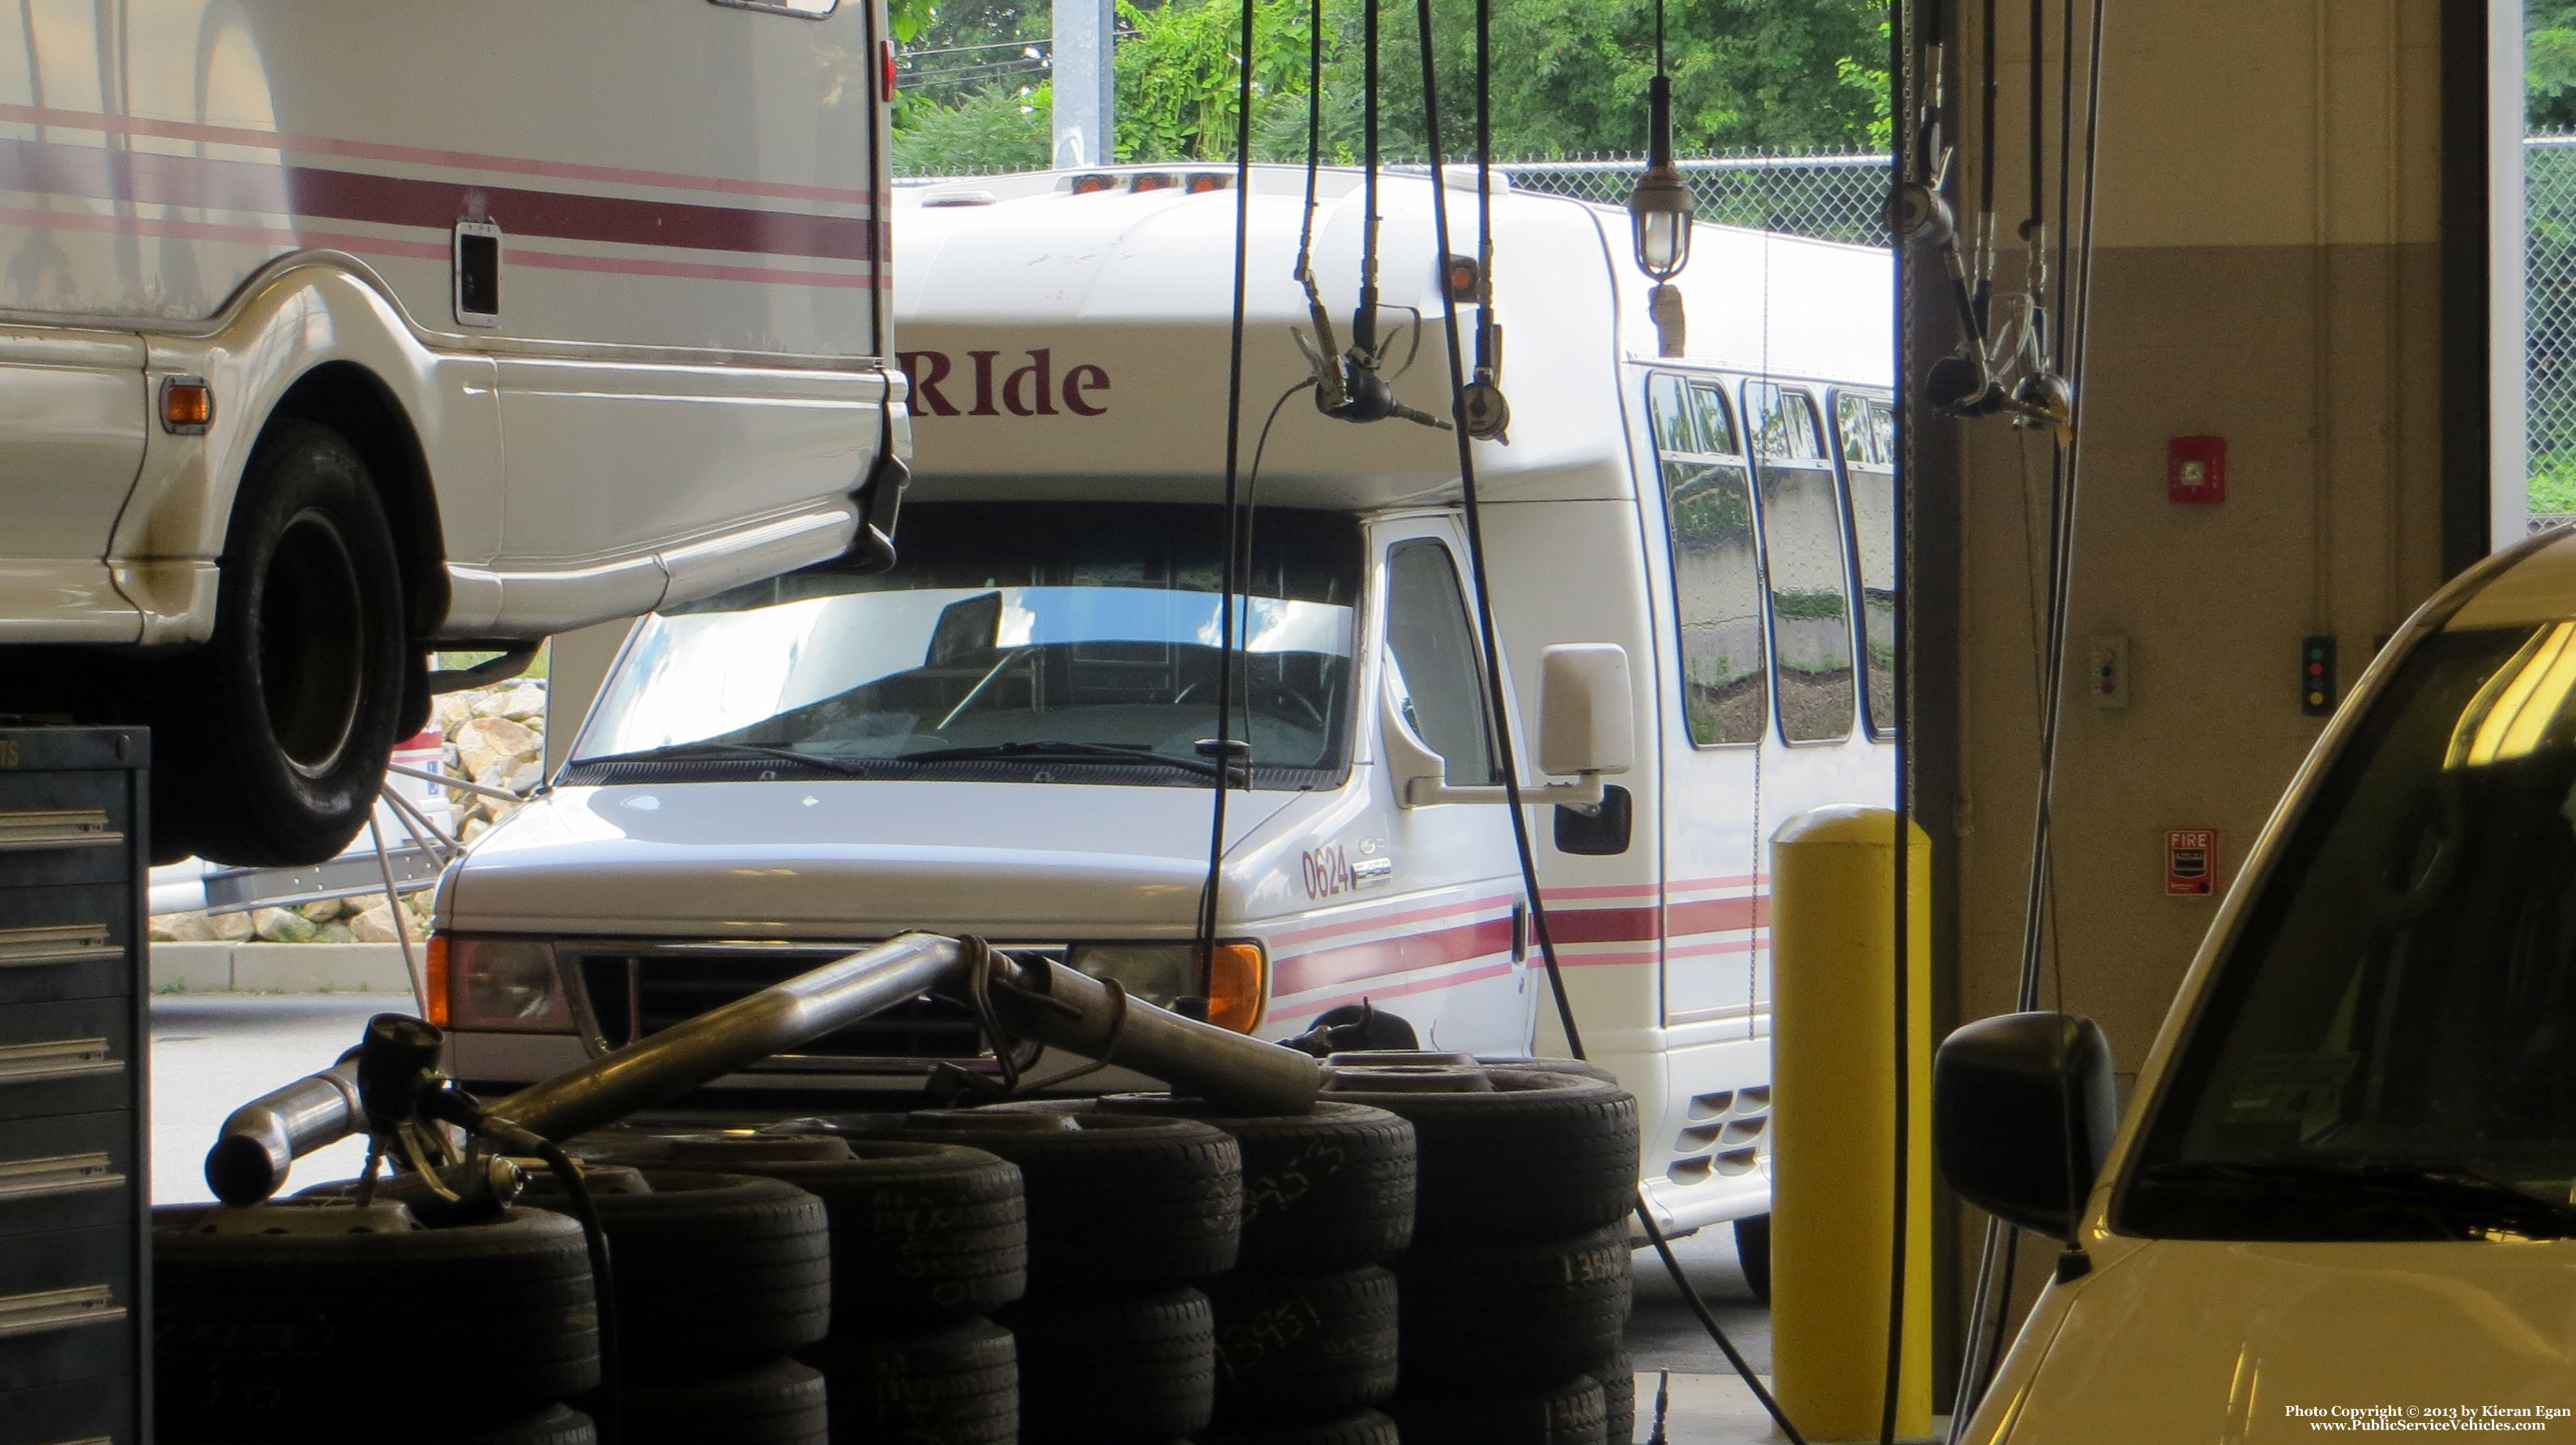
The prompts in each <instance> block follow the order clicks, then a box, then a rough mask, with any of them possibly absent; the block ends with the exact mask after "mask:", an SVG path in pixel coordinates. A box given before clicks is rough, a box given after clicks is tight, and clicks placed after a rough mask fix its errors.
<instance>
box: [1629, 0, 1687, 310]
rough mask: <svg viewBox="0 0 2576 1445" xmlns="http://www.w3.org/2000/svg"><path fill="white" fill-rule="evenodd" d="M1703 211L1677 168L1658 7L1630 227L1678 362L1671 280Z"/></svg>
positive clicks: (1650, 302)
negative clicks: (1642, 163) (1642, 167)
mask: <svg viewBox="0 0 2576 1445" xmlns="http://www.w3.org/2000/svg"><path fill="white" fill-rule="evenodd" d="M1698 209H1699V201H1698V198H1697V197H1695V196H1693V195H1692V194H1691V188H1690V183H1689V182H1688V181H1685V180H1683V179H1682V173H1681V168H1680V167H1678V166H1676V165H1674V164H1673V82H1672V78H1671V77H1670V76H1668V75H1666V74H1665V73H1664V7H1663V4H1662V0H1657V3H1656V5H1655V78H1654V79H1653V80H1651V81H1649V82H1648V83H1647V87H1646V172H1645V174H1643V175H1641V176H1639V177H1637V186H1636V189H1634V190H1632V191H1630V192H1629V193H1628V222H1629V225H1630V227H1631V228H1632V229H1633V230H1634V232H1635V233H1636V242H1637V269H1638V270H1640V271H1643V272H1645V273H1646V274H1647V275H1649V276H1651V277H1653V278H1654V279H1655V285H1654V288H1653V289H1652V290H1650V291H1648V292H1647V293H1646V312H1647V314H1648V315H1649V316H1651V317H1653V318H1654V322H1655V339H1656V350H1657V351H1658V352H1659V353H1661V354H1662V355H1665V356H1679V355H1681V354H1682V351H1683V347H1684V346H1685V345H1686V343H1685V341H1684V338H1683V318H1682V293H1681V292H1680V291H1678V290H1676V289H1674V287H1673V285H1672V279H1673V278H1674V277H1675V276H1678V275H1680V274H1681V273H1682V268H1683V267H1684V266H1687V265H1689V264H1690V245H1691V221H1692V219H1693V217H1694V216H1695V215H1696V214H1697V212H1698Z"/></svg>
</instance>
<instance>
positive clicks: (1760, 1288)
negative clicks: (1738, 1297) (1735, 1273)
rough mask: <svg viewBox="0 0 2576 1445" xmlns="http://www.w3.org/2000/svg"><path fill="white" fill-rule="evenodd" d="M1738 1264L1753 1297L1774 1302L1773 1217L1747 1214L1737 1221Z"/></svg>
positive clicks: (1736, 1255) (1736, 1258)
mask: <svg viewBox="0 0 2576 1445" xmlns="http://www.w3.org/2000/svg"><path fill="white" fill-rule="evenodd" d="M1735 1264H1736V1267H1737V1268H1739V1269H1741V1270H1743V1271H1744V1282H1745V1284H1746V1285H1748V1286H1750V1287H1751V1288H1752V1290H1753V1297H1754V1298H1755V1299H1756V1300H1759V1301H1761V1302H1762V1303H1763V1304H1766V1305H1767V1304H1769V1303H1771V1216H1770V1215H1767V1214H1754V1215H1748V1216H1746V1217H1745V1218H1742V1219H1739V1220H1737V1221H1735Z"/></svg>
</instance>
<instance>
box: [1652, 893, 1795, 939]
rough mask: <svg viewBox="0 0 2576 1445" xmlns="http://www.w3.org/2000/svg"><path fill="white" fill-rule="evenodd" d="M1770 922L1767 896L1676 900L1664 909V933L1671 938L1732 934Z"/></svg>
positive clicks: (1769, 906) (1769, 903) (1769, 901)
mask: <svg viewBox="0 0 2576 1445" xmlns="http://www.w3.org/2000/svg"><path fill="white" fill-rule="evenodd" d="M1770 921H1771V900H1770V898H1768V897H1767V896H1758V897H1752V898H1703V899H1701V900H1700V901H1698V902H1696V903H1676V904H1674V905H1672V906H1671V907H1669V908H1667V909H1665V910H1664V929H1665V933H1666V935H1667V936H1668V937H1673V938H1679V937H1682V936H1684V935H1686V934H1692V933H1733V932H1735V931H1737V930H1740V929H1746V928H1760V927H1761V926H1762V925H1764V924H1766V923H1769V922H1770Z"/></svg>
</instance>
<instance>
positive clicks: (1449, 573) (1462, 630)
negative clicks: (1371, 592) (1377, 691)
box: [1386, 537, 1502, 786]
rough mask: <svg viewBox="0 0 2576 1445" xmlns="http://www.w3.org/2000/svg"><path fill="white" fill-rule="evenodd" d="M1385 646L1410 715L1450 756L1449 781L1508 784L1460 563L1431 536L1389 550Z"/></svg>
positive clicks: (1427, 738)
mask: <svg viewBox="0 0 2576 1445" xmlns="http://www.w3.org/2000/svg"><path fill="white" fill-rule="evenodd" d="M1386 645H1387V653H1388V658H1387V660H1388V662H1389V664H1390V665H1392V666H1393V668H1394V669H1395V682H1396V687H1397V690H1398V691H1399V692H1401V693H1402V694H1403V697H1404V704H1403V707H1404V720H1405V721H1406V722H1407V723H1410V724H1412V726H1413V731H1414V733H1415V735H1417V736H1418V737H1420V738H1421V739H1422V740H1423V741H1424V742H1425V743H1428V744H1430V746H1431V750H1432V751H1433V752H1435V753H1438V754H1439V755H1440V756H1441V757H1442V758H1443V759H1445V760H1447V762H1448V764H1449V767H1448V774H1449V781H1450V782H1451V783H1453V784H1457V785H1460V786H1465V785H1468V784H1474V783H1498V782H1501V781H1502V772H1501V770H1500V769H1498V768H1496V767H1495V766H1494V732H1493V728H1492V727H1491V725H1490V721H1491V720H1490V715H1489V714H1488V712H1487V704H1488V702H1489V701H1490V699H1489V698H1488V697H1487V695H1486V691H1485V669H1484V662H1483V659H1482V658H1481V657H1480V656H1479V655H1478V652H1477V647H1476V630H1475V629H1474V628H1473V627H1471V626H1469V625H1468V622H1467V604H1466V600H1465V599H1464V597H1463V596H1461V594H1460V593H1459V590H1458V564H1457V563H1455V562H1454V561H1452V560H1450V557H1449V549H1448V548H1447V547H1444V546H1442V545H1441V544H1440V543H1438V542H1436V541H1433V540H1432V539H1430V538H1428V537H1421V538H1415V539H1414V540H1411V541H1406V542H1398V543H1396V544H1395V545H1394V546H1393V547H1390V548H1388V549H1387V554H1386Z"/></svg>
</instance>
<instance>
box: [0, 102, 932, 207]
mask: <svg viewBox="0 0 2576 1445" xmlns="http://www.w3.org/2000/svg"><path fill="white" fill-rule="evenodd" d="M0 121H18V122H21V123H23V124H27V125H48V126H58V127H62V128H64V129H67V130H94V131H98V132H100V133H102V134H106V135H148V136H158V137H161V138H163V139H165V140H185V141H199V142H205V143H209V144H214V145H237V146H253V147H257V148H259V149H262V150H273V151H301V152H305V153H308V154H312V155H335V156H347V157H349V158H350V159H352V160H370V161H386V162H389V163H391V164H394V165H407V166H439V167H443V168H445V169H448V170H459V171H490V172H493V173H495V174H500V175H518V176H546V177H550V178H553V179H556V180H566V181H599V182H603V183H606V184H611V185H628V186H657V187H661V188H663V189H666V190H685V191H712V192H715V193H717V194H720V195H737V196H776V197H778V198H779V199H781V200H791V201H828V202H834V203H838V204H841V205H855V206H877V205H883V204H885V201H886V198H885V196H884V195H883V194H882V193H880V192H876V191H854V190H850V189H848V188H846V187H842V186H815V185H807V184H804V183H802V182H799V181H763V180H751V179H745V178H739V177H734V176H700V175H690V174H688V173H686V172H681V171H647V170H636V169H633V168H631V167H627V166H592V165H582V164H580V163H578V162H573V161H543V160H536V159H533V158H531V157H527V156H496V155H483V154H480V153H478V152H475V151H449V150H434V149H431V148H429V147H426V146H406V145H383V144H379V143H377V142H375V141H361V140H344V139H341V138H339V137H336V136H314V135H296V134H293V133H291V132H286V131H267V130H252V129H249V128H247V127H243V126H229V125H200V124H197V123H195V122H192V121H177V120H154V119H149V118H146V117H142V116H123V115H106V114H103V113H101V112H98V111H88V110H60V109H55V108H52V107H48V106H37V105H0Z"/></svg>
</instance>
